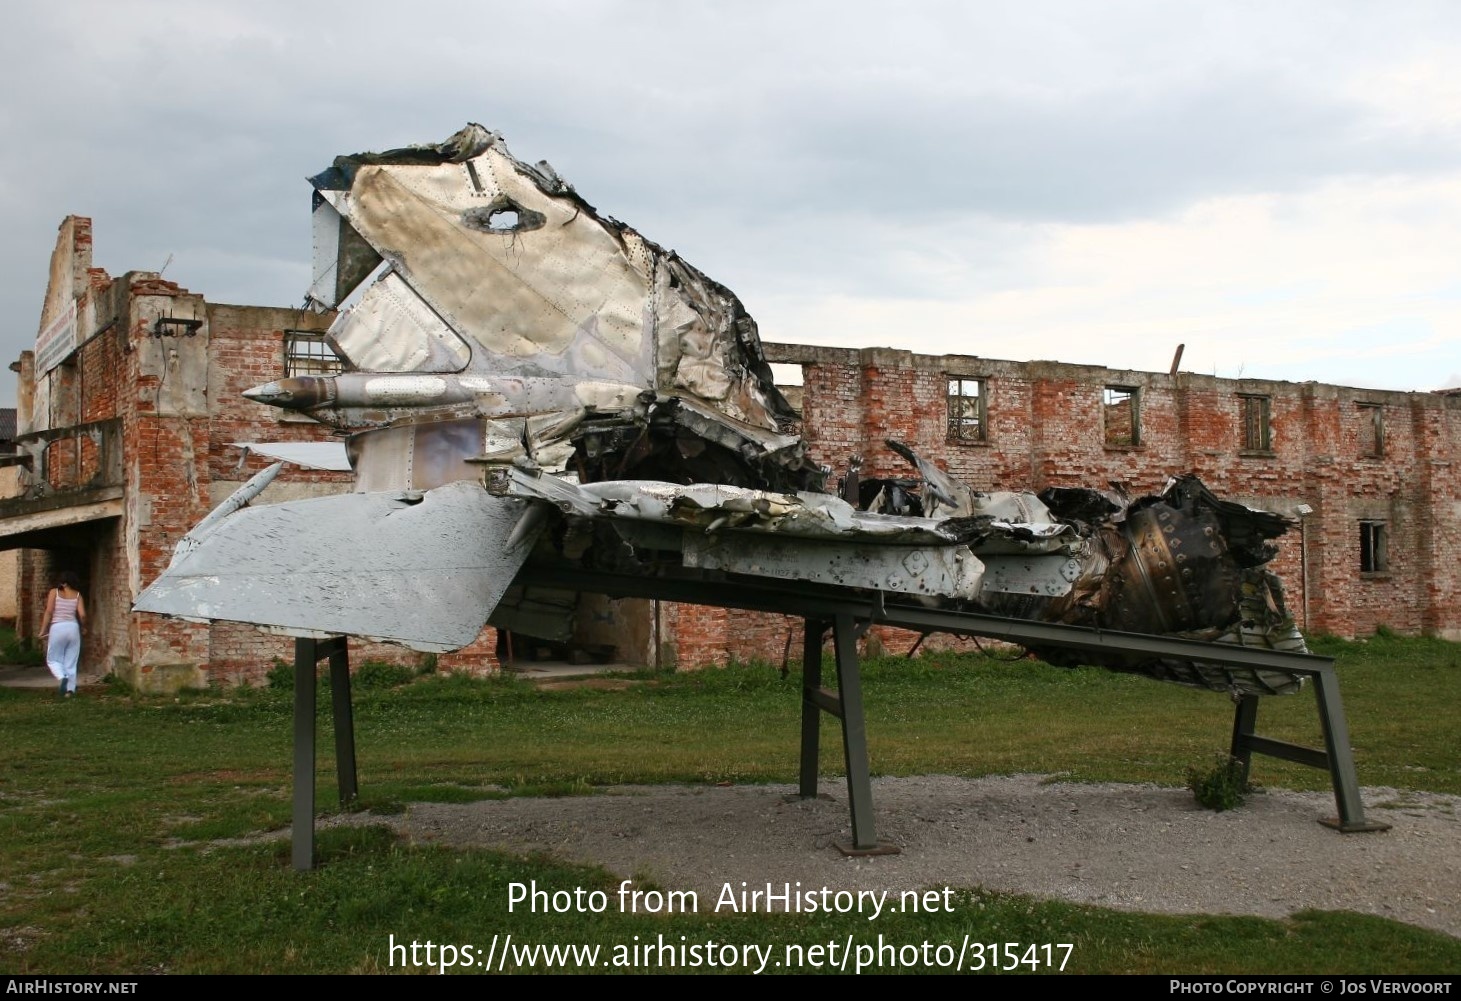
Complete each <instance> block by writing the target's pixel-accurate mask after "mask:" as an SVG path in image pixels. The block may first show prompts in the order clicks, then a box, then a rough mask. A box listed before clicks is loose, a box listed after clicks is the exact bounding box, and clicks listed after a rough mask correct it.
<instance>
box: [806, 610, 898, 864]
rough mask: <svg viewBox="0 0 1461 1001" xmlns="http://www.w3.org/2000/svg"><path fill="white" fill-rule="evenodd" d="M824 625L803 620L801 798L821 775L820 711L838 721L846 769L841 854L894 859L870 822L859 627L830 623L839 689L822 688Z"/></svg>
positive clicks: (848, 620)
mask: <svg viewBox="0 0 1461 1001" xmlns="http://www.w3.org/2000/svg"><path fill="white" fill-rule="evenodd" d="M826 632H827V622H826V621H825V620H822V619H807V620H806V623H805V633H804V636H803V642H802V754H801V775H800V783H799V787H798V792H799V795H800V796H801V798H802V799H815V798H816V796H817V777H818V772H819V771H820V769H819V767H818V756H819V752H820V750H821V746H820V745H821V727H822V713H824V712H825V713H827V714H829V715H832V716H836V717H837V718H838V719H839V720H841V721H842V760H843V763H844V764H845V766H846V769H847V805H848V810H849V811H850V812H851V814H852V843H851V844H850V845H842V844H839V845H838V846H837V848H838V850H839V851H841V852H842V853H843V854H844V855H896V854H897V853H898V852H899V851H900V849H899V848H898V847H897V846H896V845H890V844H886V843H880V842H879V841H878V838H877V826H876V823H875V822H874V820H873V788H872V774H871V770H870V769H869V767H868V757H867V718H866V716H865V714H864V713H863V708H862V675H861V673H860V670H859V666H858V661H857V637H858V629H857V627H856V625H855V623H854V621H853V618H852V616H851V615H846V614H843V615H838V616H836V617H835V618H834V619H833V622H832V649H833V651H834V656H835V659H836V664H837V691H835V692H833V691H829V690H828V689H826V688H823V687H822V639H823V637H824V636H825V635H826Z"/></svg>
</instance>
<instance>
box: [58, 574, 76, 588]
mask: <svg viewBox="0 0 1461 1001" xmlns="http://www.w3.org/2000/svg"><path fill="white" fill-rule="evenodd" d="M59 580H60V581H61V586H62V587H69V588H70V589H71V590H73V591H80V590H81V578H80V577H78V576H76V571H75V570H62V571H61V576H60V578H59Z"/></svg>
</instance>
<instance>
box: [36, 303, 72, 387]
mask: <svg viewBox="0 0 1461 1001" xmlns="http://www.w3.org/2000/svg"><path fill="white" fill-rule="evenodd" d="M76 347H77V344H76V300H75V299H72V300H71V303H70V305H68V306H67V307H66V308H65V309H63V310H61V312H60V314H59V315H57V316H56V318H55V319H54V320H52V321H51V322H50V323H48V324H46V326H45V329H44V330H42V331H41V333H40V336H39V337H37V338H36V376H37V377H39V376H42V375H45V374H46V373H47V372H49V371H50V370H51V369H53V368H55V367H56V366H57V365H59V364H61V363H62V362H63V361H65V360H66V359H67V358H69V357H70V356H71V352H73V351H75V350H76Z"/></svg>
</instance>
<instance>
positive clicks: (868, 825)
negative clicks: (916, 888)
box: [832, 615, 878, 852]
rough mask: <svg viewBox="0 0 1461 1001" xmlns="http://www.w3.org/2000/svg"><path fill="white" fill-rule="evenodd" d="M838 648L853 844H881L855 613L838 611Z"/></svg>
mask: <svg viewBox="0 0 1461 1001" xmlns="http://www.w3.org/2000/svg"><path fill="white" fill-rule="evenodd" d="M832 644H833V647H834V648H835V650H836V652H837V695H838V697H839V698H840V700H841V702H842V754H843V759H844V760H845V761H846V763H847V801H848V806H850V807H851V809H852V848H853V850H854V851H857V852H864V851H870V850H875V849H876V848H877V847H878V837H877V832H876V831H875V830H874V829H873V787H872V778H871V776H870V775H869V773H868V763H867V724H866V721H865V720H864V719H863V713H862V678H861V677H860V675H859V672H858V665H857V634H856V633H855V632H854V630H853V622H852V616H850V615H839V616H837V619H836V622H835V624H834V625H833V629H832Z"/></svg>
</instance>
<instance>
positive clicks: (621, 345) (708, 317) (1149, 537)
mask: <svg viewBox="0 0 1461 1001" xmlns="http://www.w3.org/2000/svg"><path fill="white" fill-rule="evenodd" d="M311 183H312V184H313V186H314V189H315V190H314V196H313V225H314V251H315V257H314V269H313V275H314V277H313V282H312V284H311V286H310V289H309V292H308V304H309V305H310V306H311V307H312V308H315V309H317V310H321V311H324V310H330V309H334V308H337V307H339V306H340V305H341V303H342V302H344V301H345V300H346V299H347V297H349V296H351V295H352V294H356V295H358V300H357V301H355V302H354V305H353V306H350V308H348V309H344V310H342V311H341V313H340V315H339V317H338V318H337V319H336V321H335V323H334V325H333V326H332V327H331V328H330V330H329V332H328V334H327V339H328V341H329V343H330V344H331V346H332V347H333V348H334V350H335V351H336V353H337V354H338V355H339V356H340V357H341V358H343V359H344V360H345V362H346V368H347V371H346V372H345V373H343V374H341V375H337V376H333V377H326V376H318V377H295V378H287V379H282V380H279V381H277V382H271V383H268V384H267V385H262V386H258V387H256V388H254V389H251V390H249V391H247V393H246V394H245V395H246V396H248V397H249V398H251V399H253V400H256V401H258V402H260V403H265V404H270V405H272V406H275V407H279V408H282V409H285V410H288V411H291V412H294V413H298V414H304V415H308V416H309V417H312V418H314V419H316V420H318V421H320V422H323V423H325V424H328V425H330V426H332V427H334V428H336V429H339V430H341V431H343V432H349V433H350V436H349V438H348V445H347V450H348V456H349V464H350V466H351V467H352V468H353V470H354V473H355V492H353V493H350V494H344V495H339V496H334V497H325V498H316V499H310V500H302V501H292V502H287V503H279V504H268V505H261V506H254V507H248V506H246V505H247V503H248V501H249V500H250V499H252V498H253V497H254V496H255V495H257V494H258V493H259V492H260V491H262V490H263V489H264V487H265V486H266V485H267V482H268V479H269V478H271V477H272V475H273V469H274V468H277V467H271V469H270V470H266V471H265V472H264V473H262V474H260V475H259V476H258V477H256V478H255V479H254V480H253V481H251V482H250V483H249V484H247V485H245V486H244V487H243V488H242V489H241V490H240V491H239V492H238V494H236V495H235V497H234V498H232V499H230V501H228V502H226V503H225V505H224V506H223V507H221V508H220V509H219V510H218V511H216V512H214V514H213V515H210V516H209V518H208V519H206V520H205V521H204V522H203V523H202V524H200V525H199V526H197V527H196V528H195V529H194V530H193V531H192V532H190V533H189V534H188V535H187V536H186V537H185V538H184V539H183V540H182V542H180V543H179V545H178V547H177V554H176V556H175V558H174V560H173V562H172V565H171V566H170V567H169V568H168V569H167V570H166V571H165V572H164V573H163V574H162V576H161V577H160V578H159V579H158V580H156V581H155V582H154V583H153V584H152V585H151V586H150V587H149V588H147V589H146V591H145V592H144V593H143V594H142V595H141V596H140V598H139V599H138V601H137V603H136V608H137V609H138V610H140V611H146V612H157V613H161V614H165V615H173V616H179V617H183V618H190V619H204V620H207V619H224V620H232V621H240V622H248V623H254V624H257V625H259V626H263V627H267V628H270V629H272V630H275V631H278V632H282V633H285V634H288V635H295V636H306V637H317V638H318V637H329V636H337V635H349V636H359V637H366V638H370V639H375V640H384V641H390V642H395V643H400V644H404V645H405V646H408V647H411V648H413V649H417V650H423V651H445V650H452V649H456V648H460V647H462V646H464V645H466V644H468V643H470V642H472V640H474V639H475V638H476V637H477V635H478V633H479V632H480V630H481V628H482V626H483V624H484V623H491V624H494V625H497V626H500V627H503V628H507V629H510V630H513V631H515V632H523V633H528V634H529V635H541V636H544V637H545V638H547V639H556V638H562V637H563V636H566V635H567V634H568V632H569V631H570V629H571V621H570V620H571V616H572V613H573V602H572V600H571V597H572V592H573V591H574V590H589V589H591V588H590V587H589V586H587V582H589V581H602V580H605V579H614V580H620V581H626V580H632V581H635V582H637V586H638V587H640V588H644V587H652V586H654V582H656V581H666V582H667V581H674V580H683V579H693V580H696V581H700V582H702V583H705V582H708V583H709V584H710V585H711V586H712V587H722V588H724V589H726V591H727V593H729V592H730V591H732V590H734V589H735V588H736V587H742V588H743V587H745V586H746V585H747V583H748V582H749V585H750V586H751V587H753V588H755V587H760V586H764V587H766V588H768V589H769V590H768V591H767V593H770V594H776V593H790V592H788V591H787V590H786V589H785V584H784V582H796V585H795V587H796V589H797V593H805V592H806V589H808V588H812V589H817V593H818V594H824V595H831V596H833V597H834V598H835V597H837V596H843V595H853V596H863V598H864V599H866V597H867V596H876V603H875V604H874V605H873V606H870V607H875V608H880V607H883V602H885V601H889V602H901V603H902V606H900V607H904V606H906V607H922V608H936V609H945V610H954V611H968V612H975V613H982V614H986V615H994V616H999V617H1002V618H1004V619H1009V620H1029V621H1032V622H1043V623H1050V624H1057V625H1064V626H1083V627H1094V628H1097V629H1101V630H1118V631H1122V632H1124V633H1141V634H1153V635H1159V636H1166V637H1175V638H1179V639H1186V640H1202V641H1211V644H1212V645H1211V646H1208V647H1207V648H1209V649H1214V650H1216V649H1219V648H1221V647H1222V646H1223V645H1234V646H1237V647H1242V648H1256V649H1259V650H1265V651H1297V652H1302V651H1303V650H1304V645H1303V640H1302V638H1301V637H1300V636H1299V634H1298V632H1297V631H1296V630H1295V629H1294V626H1293V623H1292V621H1291V619H1290V618H1289V616H1288V614H1287V613H1286V611H1285V609H1284V604H1283V595H1282V590H1281V588H1280V586H1279V582H1278V579H1277V577H1276V576H1274V575H1273V574H1272V573H1271V572H1270V571H1269V570H1267V569H1266V565H1267V563H1268V562H1269V560H1270V559H1271V558H1272V557H1273V556H1274V554H1275V547H1274V545H1273V540H1275V539H1276V538H1278V537H1279V536H1280V535H1282V534H1283V533H1284V531H1285V530H1286V529H1287V527H1288V522H1287V521H1286V520H1285V519H1284V518H1282V517H1280V516H1278V515H1275V514H1269V513H1265V512H1260V511H1254V510H1250V509H1249V508H1246V507H1244V506H1242V505H1239V504H1235V503H1231V502H1228V501H1224V500H1221V499H1219V498H1218V497H1216V496H1214V495H1213V494H1212V493H1211V492H1210V491H1208V490H1207V489H1206V488H1205V487H1204V486H1203V485H1202V484H1201V483H1200V482H1198V481H1197V480H1196V479H1194V478H1192V477H1177V478H1175V479H1173V480H1172V481H1171V482H1170V484H1169V485H1168V487H1167V488H1166V489H1165V490H1164V491H1163V492H1162V493H1161V494H1159V495H1155V496H1149V497H1143V498H1140V499H1137V500H1128V499H1127V498H1124V497H1119V496H1116V495H1114V494H1111V493H1108V492H1104V491H1101V490H1096V489H1083V488H1071V487H1053V488H1050V489H1047V490H1045V491H1043V492H1041V493H1040V494H1039V495H1038V496H1037V495H1035V494H1033V493H1026V492H1003V491H994V492H980V491H977V490H974V489H972V488H971V487H970V486H968V485H965V484H961V483H959V482H957V481H955V480H953V479H952V478H950V477H949V476H948V475H947V474H946V473H944V472H943V471H942V470H941V469H939V468H938V467H937V466H935V465H934V464H933V463H932V462H930V461H928V460H927V459H925V458H922V457H920V456H919V455H917V454H916V453H915V452H914V451H913V450H912V449H911V448H909V447H907V446H906V445H902V444H900V443H897V442H889V443H888V444H889V446H890V447H891V448H893V449H894V450H895V451H896V452H898V453H899V454H901V455H902V456H904V457H905V458H906V459H907V460H908V461H909V463H910V464H911V468H910V473H916V476H910V477H909V478H908V479H906V480H896V479H888V480H870V479H860V478H859V476H858V472H857V466H856V463H853V464H852V465H851V466H849V468H848V469H847V470H845V471H841V472H842V475H841V476H840V477H838V480H839V481H840V483H837V482H834V481H833V471H831V470H829V469H826V468H823V467H820V466H818V465H817V464H816V463H814V462H813V461H811V459H810V458H809V456H808V452H807V448H806V444H805V443H804V442H803V440H802V439H801V438H800V437H799V436H797V435H795V434H792V433H788V429H789V428H790V427H791V426H792V422H793V421H795V420H796V418H797V416H798V415H797V414H796V413H795V411H794V410H793V408H792V407H791V406H790V405H789V404H788V403H787V401H786V399H785V398H784V397H783V396H782V394H781V393H780V392H779V391H778V390H777V388H776V386H775V384H774V382H773V379H772V375H771V370H770V367H769V366H768V364H767V363H766V360H765V358H764V356H763V354H762V351H761V346H760V341H759V338H758V334H757V328H756V323H755V321H754V320H753V319H752V318H751V316H750V315H749V314H748V313H747V312H746V310H745V308H744V307H743V306H742V304H741V302H740V300H739V299H738V298H736V296H735V295H734V294H733V293H732V292H731V291H730V290H729V289H727V288H725V287H724V286H722V285H720V284H718V283H717V282H715V281H713V280H712V279H710V278H709V277H707V276H706V275H704V274H703V273H701V272H700V271H699V270H697V269H696V268H694V267H692V266H691V265H690V264H688V263H687V262H685V261H684V260H682V259H681V258H680V257H679V256H677V255H676V254H675V253H673V252H672V251H669V250H666V249H664V248H663V247H660V246H659V245H657V244H655V243H653V242H651V241H650V240H648V239H646V238H645V237H643V236H641V235H640V234H639V233H638V232H636V231H635V230H634V229H632V228H630V227H629V226H627V225H625V224H623V223H621V222H619V221H617V220H615V219H613V218H611V217H609V216H606V215H603V214H601V213H599V212H598V211H597V210H596V209H595V208H594V207H593V206H592V205H590V204H589V203H588V202H587V201H585V200H584V199H583V198H582V197H581V196H580V195H579V194H578V193H577V192H576V191H575V190H574V189H573V188H572V187H571V186H570V185H569V184H567V183H566V182H565V181H564V180H563V179H562V178H561V177H559V176H558V174H557V173H556V172H555V171H554V170H553V168H552V167H550V166H549V165H548V164H547V163H546V162H541V161H540V162H539V163H537V164H528V163H524V162H523V161H521V160H518V159H516V158H515V157H513V156H512V155H511V154H510V153H509V152H508V150H507V148H506V146H505V145H504V143H503V140H502V138H501V136H499V135H497V134H496V133H493V132H490V131H488V130H487V129H485V128H482V127H481V126H478V125H470V126H468V127H467V128H465V129H463V130H462V131H460V132H458V133H457V134H455V135H453V136H452V137H451V138H449V139H448V140H446V141H445V142H443V143H441V144H439V145H431V146H416V147H409V148H405V149H398V150H392V151H389V152H385V153H364V154H357V155H353V156H343V157H339V158H337V159H336V160H335V162H334V164H333V166H331V167H330V168H329V169H328V170H326V171H324V172H323V173H321V174H319V175H317V176H315V177H313V178H311ZM264 450H265V451H267V449H264ZM830 490H835V492H829V491H830ZM576 582H577V583H576ZM646 582H649V583H646ZM778 586H781V587H782V588H783V590H782V591H781V592H777V591H776V590H775V589H776V587H778ZM565 592H567V594H568V597H569V600H563V599H564V593H565ZM619 593H624V594H627V593H633V591H632V589H627V588H626V589H625V590H623V591H621V592H619ZM646 593H647V592H646ZM654 593H656V594H660V593H661V592H654ZM663 596H665V597H671V598H675V597H676V595H675V594H672V593H668V592H664V593H663ZM693 598H694V596H693V594H692V595H691V596H690V600H693ZM681 600H683V599H681ZM707 600H709V601H712V602H713V601H715V600H716V599H715V598H713V597H712V598H710V599H707ZM727 603H731V602H729V601H728V602H727ZM768 604H769V606H770V607H776V602H775V600H772V601H770V602H768ZM754 605H755V602H746V603H742V604H740V605H737V606H735V607H753V606H754ZM873 617H876V616H875V615H874V616H873ZM820 639H821V638H820V635H819V636H818V637H817V649H818V650H819V649H820ZM1025 645H1027V646H1030V647H1031V648H1032V649H1035V650H1037V651H1038V652H1040V653H1041V654H1042V656H1044V657H1046V659H1050V660H1054V661H1055V662H1057V663H1061V662H1064V663H1072V662H1075V661H1080V662H1084V663H1099V664H1102V665H1104V666H1107V667H1110V668H1114V669H1118V670H1131V671H1138V672H1141V673H1145V674H1148V675H1150V676H1152V677H1155V678H1159V679H1162V680H1168V681H1176V682H1181V683H1186V684H1192V685H1198V686H1202V687H1206V688H1211V689H1217V690H1221V691H1227V692H1232V693H1234V694H1235V695H1237V696H1244V695H1254V694H1273V693H1286V692H1292V691H1295V690H1297V689H1298V688H1299V686H1300V683H1301V679H1302V677H1303V676H1304V675H1305V674H1306V673H1307V672H1304V671H1289V670H1286V669H1282V668H1275V667H1268V666H1251V665H1245V664H1243V663H1239V662H1235V661H1234V660H1233V659H1232V658H1228V659H1227V660H1226V661H1225V660H1224V659H1223V658H1221V657H1216V656H1215V657H1213V659H1212V660H1211V661H1209V660H1205V659H1202V658H1193V657H1191V656H1172V655H1171V653H1170V648H1164V649H1162V650H1160V651H1157V652H1156V653H1146V654H1144V653H1141V652H1134V651H1133V650H1132V649H1131V648H1120V649H1116V650H1112V651H1105V650H1098V649H1093V648H1092V647H1091V646H1089V645H1088V646H1086V647H1084V648H1080V650H1079V652H1078V653H1074V654H1073V653H1071V652H1070V650H1069V649H1065V648H1062V647H1060V646H1056V645H1049V644H1044V643H1042V642H1040V641H1038V640H1037V641H1034V642H1029V641H1026V643H1025ZM840 648H841V643H840V642H839V650H840ZM808 650H809V651H810V650H811V642H810V640H809V644H808ZM808 656H809V658H810V656H811V654H810V652H809V653H808ZM1239 660H1241V658H1239ZM809 663H810V660H809Z"/></svg>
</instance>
